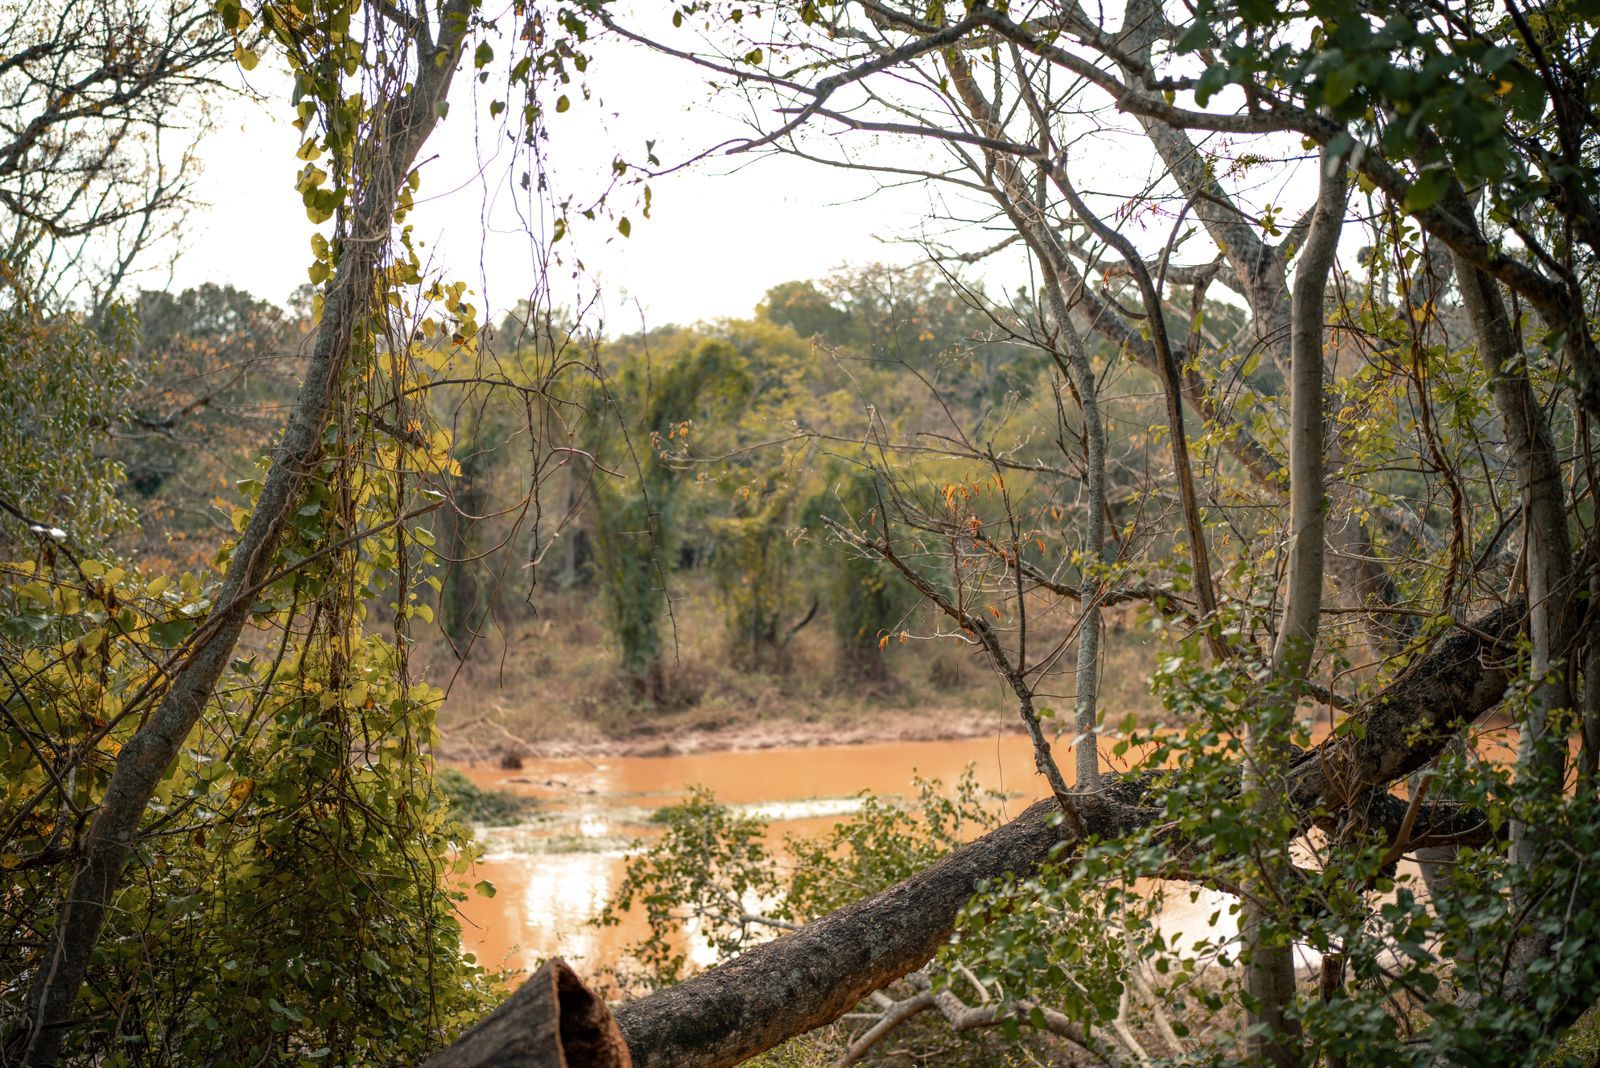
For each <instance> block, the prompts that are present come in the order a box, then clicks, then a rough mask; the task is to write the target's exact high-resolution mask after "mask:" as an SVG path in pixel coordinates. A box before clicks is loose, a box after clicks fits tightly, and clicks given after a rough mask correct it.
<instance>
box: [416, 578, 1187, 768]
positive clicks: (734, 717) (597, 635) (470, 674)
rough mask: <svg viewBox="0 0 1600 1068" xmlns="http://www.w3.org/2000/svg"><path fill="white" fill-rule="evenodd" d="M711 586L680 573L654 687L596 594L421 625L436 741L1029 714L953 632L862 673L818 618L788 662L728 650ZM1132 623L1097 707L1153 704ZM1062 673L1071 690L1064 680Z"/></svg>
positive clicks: (597, 748)
mask: <svg viewBox="0 0 1600 1068" xmlns="http://www.w3.org/2000/svg"><path fill="white" fill-rule="evenodd" d="M704 586H705V584H704V583H703V582H698V581H686V582H683V583H681V584H680V588H679V591H678V594H679V595H678V597H677V599H676V601H675V619H676V627H675V628H674V630H673V631H672V634H671V638H672V640H671V641H670V642H669V643H668V646H667V648H666V649H665V650H664V653H663V656H662V671H661V684H660V686H659V690H658V692H657V693H656V694H655V696H654V699H652V700H646V699H644V698H643V697H642V696H641V695H640V693H639V692H638V689H637V687H636V686H635V685H634V684H632V683H631V682H630V681H629V680H628V679H627V678H626V677H624V675H623V674H622V672H621V671H620V669H619V666H618V663H617V656H616V652H615V650H614V649H613V648H612V646H611V643H610V642H609V641H608V639H607V635H606V633H605V630H604V628H603V627H602V626H601V624H600V620H599V618H598V616H597V614H596V612H595V605H594V598H593V596H592V595H591V594H588V593H584V592H579V591H568V592H565V593H559V594H551V595H550V596H549V597H548V598H547V599H545V600H543V601H541V602H540V603H539V606H538V614H537V616H535V617H533V618H526V617H521V616H516V615H514V614H511V613H509V612H507V613H502V614H500V615H497V616H495V617H494V618H493V619H491V620H490V621H489V622H490V624H491V625H490V626H488V627H486V628H485V632H484V634H483V636H482V637H480V638H479V639H477V640H476V641H474V642H473V643H472V645H471V647H470V648H465V649H459V650H458V649H454V648H452V647H451V646H450V644H449V643H447V642H445V641H444V640H443V638H442V636H441V635H439V634H438V632H437V631H436V630H435V631H429V632H426V633H423V634H420V635H419V636H418V641H417V645H416V646H415V648H414V651H413V653H412V662H413V664H414V666H415V667H416V668H417V669H418V670H419V671H420V674H421V677H422V678H423V679H424V680H426V681H427V682H429V683H431V684H433V685H435V686H438V687H440V688H441V689H443V690H444V691H445V694H446V696H445V700H444V704H443V706H442V708H441V709H440V712H439V717H438V723H439V729H440V733H441V736H442V740H441V743H440V745H439V747H438V750H437V751H438V753H439V754H440V755H441V756H442V757H444V758H445V759H447V760H451V761H456V762H463V763H483V762H498V761H501V760H505V761H507V762H510V763H514V762H515V761H517V760H528V759H533V758H545V757H575V756H587V757H594V758H598V757H602V756H673V755H683V754H692V753H707V752H723V751H728V750H763V749H779V748H784V749H792V748H810V747H815V746H820V745H841V744H846V745H857V744H871V743H889V742H902V741H949V740H958V739H964V738H978V737H987V736H993V735H996V734H997V733H998V734H1008V733H1013V732H1016V731H1018V730H1020V729H1021V724H1020V723H1019V722H1018V720H1017V714H1016V701H1015V698H1014V697H1013V696H1012V695H1011V692H1010V690H1009V689H1008V688H1007V687H1006V686H1005V685H1004V683H1003V682H1002V680H1001V679H999V678H998V677H997V676H996V675H995V674H994V672H993V671H992V670H991V668H990V666H989V664H988V662H987V659H986V657H985V655H984V654H983V652H982V650H981V649H979V648H977V647H976V646H974V645H971V644H969V643H965V642H962V641H961V640H959V639H958V638H954V637H950V636H944V637H939V638H935V639H923V638H915V637H912V638H911V639H910V640H908V641H905V642H901V641H893V642H888V643H886V644H885V646H884V647H883V649H882V651H881V654H882V658H883V659H882V662H881V664H878V665H875V667H876V670H875V672H874V673H872V674H871V675H870V676H869V677H862V675H861V674H860V673H859V672H858V673H855V674H850V673H846V672H844V671H842V670H841V668H840V662H839V658H838V655H837V649H836V647H835V644H834V639H833V636H832V634H831V632H829V631H828V630H827V629H826V628H825V627H820V626H819V627H808V628H806V629H803V630H801V631H799V632H797V633H794V634H792V635H791V637H790V640H789V641H788V642H787V643H786V645H785V646H784V647H783V650H782V655H781V662H779V663H771V662H769V663H765V664H761V665H751V664H748V663H743V662H741V660H740V658H739V657H738V656H737V655H735V654H733V653H732V652H730V649H729V647H728V642H727V638H726V635H725V632H724V631H723V629H722V624H721V622H720V617H719V616H718V609H717V605H716V600H715V597H714V596H713V593H712V591H711V590H710V589H708V588H703V587H704ZM1131 623H1132V618H1131V615H1130V616H1129V617H1128V618H1127V619H1124V616H1123V614H1118V615H1116V617H1115V618H1114V619H1113V620H1111V621H1110V622H1109V624H1108V627H1107V633H1106V639H1105V649H1106V664H1105V671H1104V675H1103V681H1102V684H1101V685H1102V689H1101V707H1102V708H1104V709H1112V710H1115V716H1114V717H1112V718H1115V719H1119V720H1120V719H1121V717H1123V716H1124V715H1126V714H1127V713H1128V712H1130V711H1131V712H1136V713H1137V714H1139V716H1140V717H1141V718H1145V717H1149V716H1158V715H1159V712H1160V706H1159V704H1158V702H1157V701H1156V700H1155V698H1154V697H1153V696H1152V695H1151V694H1150V691H1149V683H1148V677H1149V668H1150V665H1151V663H1152V662H1153V650H1152V648H1151V644H1150V638H1151V636H1150V634H1149V633H1148V631H1147V630H1145V629H1144V628H1140V627H1136V626H1133V625H1131ZM1062 627H1063V624H1062V623H1061V621H1060V620H1057V619H1055V618H1053V617H1046V618H1045V619H1042V620H1040V621H1037V622H1035V623H1034V624H1033V626H1032V628H1031V636H1030V643H1034V642H1037V643H1038V644H1037V645H1034V646H1032V647H1034V648H1039V649H1048V648H1050V646H1051V644H1052V642H1064V641H1066V640H1067V635H1066V632H1065V631H1064V630H1063V632H1062V633H1061V634H1054V633H1052V630H1053V629H1054V630H1061V629H1062ZM458 652H460V653H465V656H464V657H461V656H458V655H457V654H458ZM1057 659H1058V660H1059V662H1062V663H1070V660H1071V658H1070V656H1067V657H1065V658H1061V657H1058V658H1057ZM1060 684H1061V687H1062V688H1064V689H1070V685H1069V684H1070V680H1069V679H1067V678H1062V679H1061V680H1060ZM1058 701H1059V702H1060V704H1061V706H1062V708H1061V709H1058V711H1064V710H1065V709H1066V708H1067V707H1070V704H1071V698H1070V696H1062V697H1060V698H1058ZM1062 722H1065V719H1063V720H1062Z"/></svg>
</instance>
